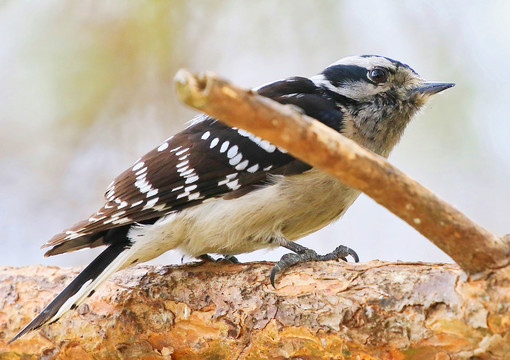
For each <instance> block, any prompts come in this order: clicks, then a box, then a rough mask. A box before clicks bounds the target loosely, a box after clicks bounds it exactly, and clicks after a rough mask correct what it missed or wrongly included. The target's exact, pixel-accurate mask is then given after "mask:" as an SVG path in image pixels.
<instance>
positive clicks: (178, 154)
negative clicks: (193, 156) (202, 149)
mask: <svg viewBox="0 0 510 360" xmlns="http://www.w3.org/2000/svg"><path fill="white" fill-rule="evenodd" d="M188 150H189V148H184V149H182V150H179V151H177V152H176V153H175V155H176V156H181V155H182V154H184V153H185V152H186V151H188Z"/></svg>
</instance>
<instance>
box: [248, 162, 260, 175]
mask: <svg viewBox="0 0 510 360" xmlns="http://www.w3.org/2000/svg"><path fill="white" fill-rule="evenodd" d="M258 169H259V164H255V165H253V166H250V167H249V168H248V169H246V171H248V172H249V173H254V172H256V171H257V170H258Z"/></svg>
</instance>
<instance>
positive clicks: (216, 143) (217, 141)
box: [209, 138, 220, 149]
mask: <svg viewBox="0 0 510 360" xmlns="http://www.w3.org/2000/svg"><path fill="white" fill-rule="evenodd" d="M219 142H220V139H218V138H214V139H212V141H211V145H210V146H209V148H210V149H212V148H213V147H215V146H216V145H218V143H219Z"/></svg>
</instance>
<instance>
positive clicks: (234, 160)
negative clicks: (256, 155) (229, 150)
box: [228, 153, 243, 166]
mask: <svg viewBox="0 0 510 360" xmlns="http://www.w3.org/2000/svg"><path fill="white" fill-rule="evenodd" d="M242 158H243V155H242V154H241V153H239V154H237V155H236V156H234V157H233V158H232V159H230V160H229V162H228V163H229V164H230V165H232V166H234V165H237V164H239V163H240V162H241V159H242Z"/></svg>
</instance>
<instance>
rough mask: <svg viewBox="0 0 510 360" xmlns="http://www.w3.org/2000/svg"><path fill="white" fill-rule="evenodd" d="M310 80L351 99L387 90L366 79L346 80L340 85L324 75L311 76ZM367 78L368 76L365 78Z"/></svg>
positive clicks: (362, 97)
mask: <svg viewBox="0 0 510 360" xmlns="http://www.w3.org/2000/svg"><path fill="white" fill-rule="evenodd" d="M310 80H312V81H313V83H314V84H315V85H317V86H320V87H323V88H326V89H328V90H329V91H332V92H334V93H337V94H340V95H342V96H345V97H348V98H349V99H353V100H364V99H366V98H368V97H371V96H374V95H376V94H378V93H380V92H384V91H386V90H387V86H377V85H375V84H372V83H369V82H368V81H367V82H365V81H355V82H353V81H346V82H344V83H342V84H341V86H338V87H337V86H334V85H333V84H332V83H331V82H330V81H329V80H328V79H327V78H326V77H325V76H324V75H322V74H319V75H315V76H312V77H311V78H310ZM367 80H368V78H367Z"/></svg>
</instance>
